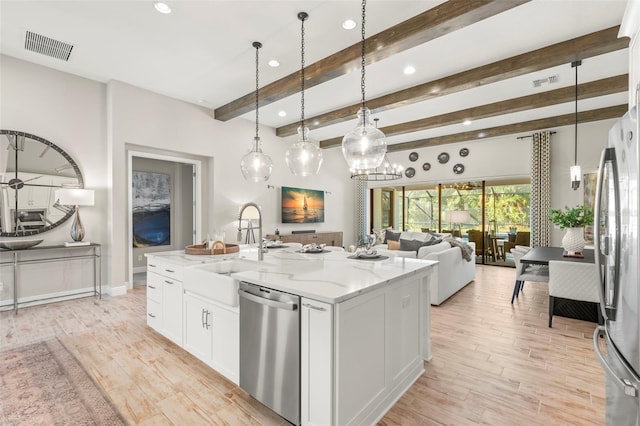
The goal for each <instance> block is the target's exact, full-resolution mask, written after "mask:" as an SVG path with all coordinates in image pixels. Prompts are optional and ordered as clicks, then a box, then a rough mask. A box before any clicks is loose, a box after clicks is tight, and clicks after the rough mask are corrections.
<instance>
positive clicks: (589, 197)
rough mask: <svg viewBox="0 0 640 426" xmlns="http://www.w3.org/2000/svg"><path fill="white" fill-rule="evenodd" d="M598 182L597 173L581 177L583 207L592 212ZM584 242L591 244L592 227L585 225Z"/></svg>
mask: <svg viewBox="0 0 640 426" xmlns="http://www.w3.org/2000/svg"><path fill="white" fill-rule="evenodd" d="M597 180H598V173H596V172H594V173H585V174H584V175H583V176H582V182H584V205H585V206H589V207H591V209H592V210H594V209H595V208H596V183H597ZM584 240H585V241H586V242H587V244H592V243H593V225H587V226H585V227H584Z"/></svg>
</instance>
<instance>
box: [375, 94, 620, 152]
mask: <svg viewBox="0 0 640 426" xmlns="http://www.w3.org/2000/svg"><path fill="white" fill-rule="evenodd" d="M627 108H628V105H627V104H624V105H616V106H612V107H606V108H599V109H594V110H590V111H583V112H580V113H578V123H588V122H590V121H599V120H607V119H610V118H618V117H622V115H623V114H624V113H625V112H627ZM574 123H575V114H574V113H571V114H564V115H558V116H555V117H548V118H542V119H539V120H531V121H524V122H521V123H515V124H508V125H506V126H498V127H491V128H488V129H480V130H473V131H469V132H463V133H456V134H453V135H445V136H436V137H433V138H427V139H419V140H415V141H410V142H403V143H397V144H393V145H389V146H388V148H387V152H398V151H407V150H414V149H419V148H426V147H429V146H436V145H445V144H450V143H456V142H472V141H476V140H481V139H487V138H494V137H498V136H505V135H511V134H516V133H523V132H533V131H538V130H543V129H550V128H553V127H560V126H568V125H571V124H574Z"/></svg>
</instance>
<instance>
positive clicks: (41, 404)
mask: <svg viewBox="0 0 640 426" xmlns="http://www.w3.org/2000/svg"><path fill="white" fill-rule="evenodd" d="M0 389H1V391H0V394H1V395H2V396H0V425H124V424H126V423H125V421H124V419H123V418H122V416H121V415H120V413H118V411H117V410H116V409H115V407H114V406H113V405H112V404H111V402H110V401H109V400H108V399H107V398H106V396H105V395H104V394H103V393H102V391H101V390H100V388H99V387H98V385H97V384H96V383H95V382H94V381H93V379H92V378H91V377H90V376H89V374H87V372H86V371H85V370H84V368H83V367H82V365H80V363H79V362H78V360H77V359H76V358H75V357H74V356H73V354H71V353H70V352H69V351H68V350H67V348H65V347H64V345H63V344H62V343H61V342H60V341H58V340H57V339H51V340H46V341H42V342H38V343H34V344H30V345H27V346H22V347H19V348H15V349H9V350H6V351H1V352H0Z"/></svg>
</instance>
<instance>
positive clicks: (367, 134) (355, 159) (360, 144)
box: [342, 0, 387, 170]
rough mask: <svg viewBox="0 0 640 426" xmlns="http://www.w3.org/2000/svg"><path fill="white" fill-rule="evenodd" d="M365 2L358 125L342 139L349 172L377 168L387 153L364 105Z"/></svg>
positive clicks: (364, 2)
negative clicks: (360, 101) (360, 104)
mask: <svg viewBox="0 0 640 426" xmlns="http://www.w3.org/2000/svg"><path fill="white" fill-rule="evenodd" d="M366 5H367V2H366V0H362V42H361V53H362V64H361V78H360V90H361V92H362V107H361V108H360V110H359V111H358V124H357V126H356V128H355V129H353V130H352V131H350V132H349V133H347V134H346V135H345V136H344V138H342V155H343V156H344V159H345V160H346V161H347V164H348V165H349V168H350V169H351V170H367V169H374V168H376V167H379V166H380V164H382V161H383V160H384V157H385V154H386V152H387V141H386V140H385V136H384V133H382V132H381V131H380V130H378V129H377V128H375V127H374V126H373V125H372V124H371V111H369V108H367V107H366V105H365V58H364V56H365V15H366V13H365V12H366Z"/></svg>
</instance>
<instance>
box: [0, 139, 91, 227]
mask: <svg viewBox="0 0 640 426" xmlns="http://www.w3.org/2000/svg"><path fill="white" fill-rule="evenodd" d="M62 185H65V186H75V187H78V188H83V187H84V182H83V180H82V174H81V173H80V169H79V168H78V165H77V164H76V162H75V161H73V159H72V158H71V157H69V155H68V154H67V153H66V152H64V151H63V150H62V149H60V147H58V146H56V145H55V144H53V143H51V142H49V141H48V140H46V139H43V138H41V137H39V136H36V135H32V134H29V133H25V132H19V131H16V130H0V237H22V236H25V235H34V234H39V233H41V232H45V231H49V230H50V229H53V228H55V227H56V226H58V225H60V224H61V223H63V222H64V221H65V220H67V219H68V218H69V217H71V215H72V214H73V212H74V211H75V208H74V207H72V206H62V205H60V204H57V203H56V200H55V190H56V189H59V188H61V187H62Z"/></svg>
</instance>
